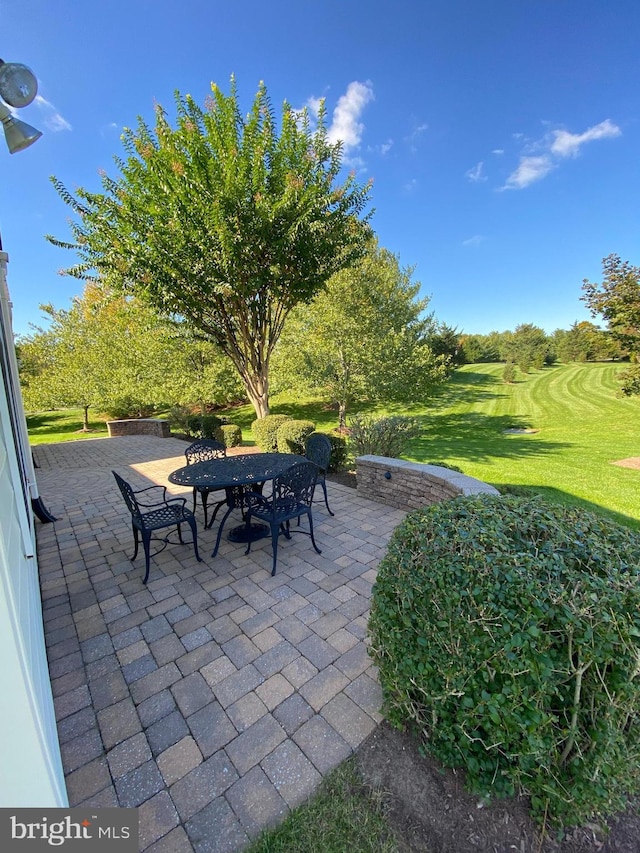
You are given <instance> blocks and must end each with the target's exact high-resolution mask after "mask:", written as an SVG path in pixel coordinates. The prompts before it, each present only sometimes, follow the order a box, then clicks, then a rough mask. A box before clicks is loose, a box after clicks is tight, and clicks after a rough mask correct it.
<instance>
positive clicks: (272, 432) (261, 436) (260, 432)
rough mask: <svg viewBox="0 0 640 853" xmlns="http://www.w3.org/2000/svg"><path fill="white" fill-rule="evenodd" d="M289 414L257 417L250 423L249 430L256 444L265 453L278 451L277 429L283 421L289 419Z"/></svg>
mask: <svg viewBox="0 0 640 853" xmlns="http://www.w3.org/2000/svg"><path fill="white" fill-rule="evenodd" d="M290 420H292V418H291V417H290V416H289V415H267V416H266V417H264V418H258V419H257V420H255V421H254V422H253V423H252V424H251V431H252V432H253V437H254V438H255V440H256V444H257V445H258V446H259V447H260V449H261V450H263V451H264V452H265V453H277V452H278V430H279V428H280V427H281V426H282V424H283V423H284V422H285V421H290Z"/></svg>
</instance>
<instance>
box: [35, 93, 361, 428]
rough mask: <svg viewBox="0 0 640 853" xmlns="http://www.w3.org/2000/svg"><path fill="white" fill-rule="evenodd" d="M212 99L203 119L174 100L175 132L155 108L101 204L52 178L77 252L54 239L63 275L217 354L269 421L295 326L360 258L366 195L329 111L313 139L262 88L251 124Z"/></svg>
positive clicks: (233, 101)
mask: <svg viewBox="0 0 640 853" xmlns="http://www.w3.org/2000/svg"><path fill="white" fill-rule="evenodd" d="M212 90H213V95H212V97H211V98H210V99H209V100H208V102H207V104H206V106H205V108H204V109H202V108H200V107H199V106H198V105H197V104H196V103H195V101H194V100H193V98H192V97H191V96H190V95H186V96H184V97H183V96H181V95H180V94H179V93H177V94H176V107H177V122H176V127H175V128H174V127H171V125H170V123H169V119H168V117H167V114H166V112H165V110H164V109H163V108H162V107H161V106H158V107H157V108H156V122H155V127H154V128H153V129H152V128H150V127H148V126H147V125H146V124H145V123H144V121H143V120H142V119H139V121H138V126H137V128H136V130H130V129H126V130H125V132H124V136H123V140H124V147H125V150H126V152H127V155H128V156H127V159H126V160H121V159H119V158H116V161H115V162H116V165H117V167H118V169H119V173H120V174H119V176H118V177H116V178H111V177H109V176H107V175H105V176H104V177H103V178H102V186H103V190H104V192H102V193H97V192H90V191H89V190H87V189H83V188H81V189H79V190H78V191H77V193H76V195H75V196H74V195H72V194H71V193H70V192H69V191H68V190H67V189H66V188H65V186H64V185H63V184H62V183H61V182H60V181H58V180H56V179H55V178H54V179H53V183H54V186H55V187H56V189H57V191H58V193H59V194H60V196H61V197H62V199H63V200H64V201H65V202H66V203H67V204H69V206H70V207H71V208H72V209H73V211H74V212H75V214H76V215H77V219H76V220H75V221H74V222H72V224H71V231H72V235H73V238H74V242H73V243H66V242H61V241H60V240H57V239H54V238H53V237H49V238H48V239H49V240H50V241H51V242H52V243H54V244H55V245H58V246H63V247H65V248H70V249H73V250H74V251H76V252H77V253H78V255H79V258H80V263H79V264H77V265H76V266H73V267H71V268H69V269H67V270H66V271H65V272H66V274H68V275H72V276H76V277H78V278H81V279H86V278H90V277H97V278H99V279H102V278H106V279H107V280H108V281H109V284H110V285H111V286H114V287H118V288H120V289H122V290H123V291H124V292H125V293H129V294H135V295H137V296H139V297H140V298H142V299H144V300H145V301H146V302H148V303H149V304H150V305H152V306H153V307H154V308H155V309H156V310H157V311H158V312H159V313H160V314H162V315H164V316H168V317H177V318H180V319H182V320H183V321H184V322H185V323H187V324H188V325H189V326H190V327H191V328H192V329H193V330H197V331H198V332H199V333H200V334H201V335H203V336H204V337H205V338H206V339H208V340H210V341H211V342H213V343H215V344H217V345H218V347H219V348H220V350H221V351H222V352H223V353H224V354H225V355H227V356H228V357H229V358H230V359H231V361H232V362H233V364H234V365H235V368H236V370H237V371H238V373H239V375H240V377H241V379H242V382H243V384H244V387H245V389H246V392H247V395H248V397H249V400H250V401H251V403H252V404H253V406H254V408H255V410H256V415H257V416H258V417H264V416H265V415H267V414H268V413H269V362H270V359H271V353H272V351H273V348H274V346H275V344H276V342H277V340H278V338H279V336H280V333H281V331H282V328H283V325H284V322H285V319H286V317H287V315H288V314H289V312H290V311H291V309H292V308H293V307H294V306H295V305H297V304H299V303H304V302H308V301H309V300H311V299H312V298H313V297H314V296H315V294H317V293H318V292H319V291H320V290H321V289H322V288H323V286H324V284H325V282H326V281H327V280H328V279H329V277H330V276H331V275H333V274H334V273H335V272H337V271H339V270H342V269H344V268H345V267H348V266H350V265H351V264H352V263H354V261H355V260H356V259H357V258H358V257H360V255H361V254H362V251H363V239H364V238H365V237H366V236H368V235H369V233H370V229H369V227H368V225H367V220H368V218H369V216H370V214H368V215H366V216H362V214H363V211H364V209H365V206H366V204H367V202H368V196H369V185H368V184H367V185H359V184H358V183H357V182H356V180H355V177H354V175H353V174H351V175H350V176H349V177H348V178H347V179H346V180H345V181H344V182H343V183H341V184H339V183H337V179H338V176H339V173H340V170H341V143H337V144H331V143H330V142H329V140H328V137H327V131H326V128H325V110H324V105H322V106H321V108H320V111H319V117H318V124H317V127H316V129H314V130H312V128H311V125H310V122H309V118H308V116H307V114H306V112H305V113H303V114H302V115H300V114H299V113H296V112H295V111H294V110H292V109H291V107H290V106H289V105H288V104H287V103H286V102H285V104H284V105H283V108H282V115H281V118H280V126H279V127H278V126H277V124H276V118H275V116H274V111H273V108H272V105H271V101H270V99H269V97H268V95H267V90H266V87H265V86H264V84H263V83H261V84H260V86H259V89H258V92H257V94H256V97H255V100H254V102H253V105H252V107H251V110H250V112H249V114H248V115H247V116H243V115H242V113H241V110H240V106H239V103H238V97H237V91H236V85H235V81H234V80H233V79H232V83H231V94H229V95H225V94H224V93H223V92H222V91H221V90H220V89H219V88H218V86H216V85H215V84H212Z"/></svg>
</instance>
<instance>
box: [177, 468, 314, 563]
mask: <svg viewBox="0 0 640 853" xmlns="http://www.w3.org/2000/svg"><path fill="white" fill-rule="evenodd" d="M303 460H304V456H298V455H296V454H295V453H243V454H241V455H238V456H226V457H224V458H223V459H211V460H208V461H206V462H194V463H193V464H192V465H184V466H183V467H182V468H178V470H177V471H173V472H172V473H171V474H169V482H170V483H173V484H174V485H176V486H187V487H188V488H193V487H194V486H206V487H207V488H210V489H212V490H213V489H220V490H222V489H224V490H225V492H226V495H227V511H226V512H225V514H224V516H223V517H222V520H221V522H220V526H219V528H218V535H217V538H216V545H215V548H214V549H213V553H212V554H211V556H212V557H215V556H216V554H217V553H218V548H219V546H220V539H221V538H222V529H223V527H224V524H225V522H226V520H227V518H228V517H229V514H230V513H231V512H232V510H234V509H238V508H239V509H242V506H243V503H244V492H245V490H246V489H247V488H248V487H251V486H253V487H258V486H259V487H262V485H263V484H264V483H266V482H269V481H270V480H274V479H275V478H276V477H279V476H280V474H283V473H284V472H285V471H286V470H287V469H288V468H290V467H291V466H292V465H295V464H296V462H301V461H303ZM268 535H269V527H268V525H266V524H259V523H256V522H251V523H250V524H247V523H244V524H241V525H239V526H238V527H234V528H232V529H231V530H230V531H229V534H228V537H227V538H228V539H230V540H231V541H232V542H248V541H249V539H250V540H251V541H252V542H253V541H255V540H256V539H262V538H264V537H265V536H268Z"/></svg>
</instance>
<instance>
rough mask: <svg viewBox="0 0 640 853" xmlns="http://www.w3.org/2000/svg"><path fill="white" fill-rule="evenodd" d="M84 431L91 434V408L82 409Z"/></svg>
mask: <svg viewBox="0 0 640 853" xmlns="http://www.w3.org/2000/svg"><path fill="white" fill-rule="evenodd" d="M82 431H83V432H89V406H83V407H82Z"/></svg>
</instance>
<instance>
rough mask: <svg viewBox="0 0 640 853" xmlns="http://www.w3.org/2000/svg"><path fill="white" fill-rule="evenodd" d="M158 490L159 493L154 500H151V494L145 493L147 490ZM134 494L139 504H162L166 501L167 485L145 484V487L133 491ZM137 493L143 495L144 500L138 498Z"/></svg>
mask: <svg viewBox="0 0 640 853" xmlns="http://www.w3.org/2000/svg"><path fill="white" fill-rule="evenodd" d="M158 490H160V492H161V495H159V496H158V497H157V498H156V499H155V500H153V495H147V494H146V493H147V492H154V491H155V492H156V493H157V492H158ZM134 495H135V496H136V501H137V502H138V503H139V504H140V506H147V507H148V506H159V505H160V504H164V503H166V502H167V487H166V486H160V485H158V486H147V488H146V489H138V491H136V492H134ZM138 495H145V499H144V500H140V498H139V497H138Z"/></svg>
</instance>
